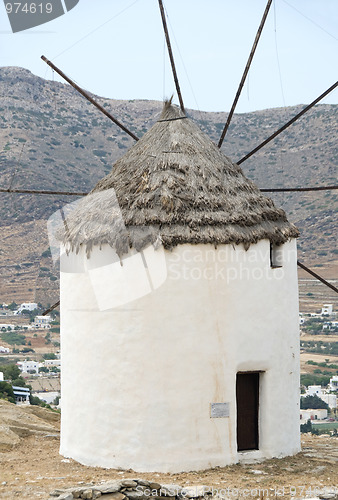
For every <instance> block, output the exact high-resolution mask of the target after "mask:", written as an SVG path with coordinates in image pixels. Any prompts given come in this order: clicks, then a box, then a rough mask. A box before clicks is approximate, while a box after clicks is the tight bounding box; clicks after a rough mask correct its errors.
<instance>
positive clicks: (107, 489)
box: [92, 481, 124, 500]
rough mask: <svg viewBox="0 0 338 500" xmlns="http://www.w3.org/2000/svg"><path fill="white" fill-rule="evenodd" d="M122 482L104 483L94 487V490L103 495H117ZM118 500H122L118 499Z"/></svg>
mask: <svg viewBox="0 0 338 500" xmlns="http://www.w3.org/2000/svg"><path fill="white" fill-rule="evenodd" d="M121 486H122V485H121V481H114V482H113V481H112V482H111V483H103V484H99V485H97V486H95V487H93V488H92V489H93V490H94V491H100V492H101V493H102V495H104V494H106V493H117V492H119V491H120V489H121ZM123 498H124V495H123ZM117 500H122V498H121V499H120V498H117Z"/></svg>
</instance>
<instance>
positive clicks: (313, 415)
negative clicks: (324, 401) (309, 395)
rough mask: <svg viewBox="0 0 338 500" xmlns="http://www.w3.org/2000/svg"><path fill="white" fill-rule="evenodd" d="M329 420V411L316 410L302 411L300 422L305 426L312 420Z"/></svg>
mask: <svg viewBox="0 0 338 500" xmlns="http://www.w3.org/2000/svg"><path fill="white" fill-rule="evenodd" d="M325 418H327V410H325V409H321V408H319V409H315V410H300V420H301V422H300V423H301V424H305V422H307V421H308V420H309V419H310V420H324V419H325Z"/></svg>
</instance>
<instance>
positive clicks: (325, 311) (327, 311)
mask: <svg viewBox="0 0 338 500" xmlns="http://www.w3.org/2000/svg"><path fill="white" fill-rule="evenodd" d="M332 312H333V304H324V305H323V307H322V312H321V314H322V315H323V314H326V315H328V316H330V315H331V314H332Z"/></svg>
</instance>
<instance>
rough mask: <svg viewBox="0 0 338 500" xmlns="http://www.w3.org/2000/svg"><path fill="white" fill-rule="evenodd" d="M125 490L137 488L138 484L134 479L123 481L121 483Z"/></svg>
mask: <svg viewBox="0 0 338 500" xmlns="http://www.w3.org/2000/svg"><path fill="white" fill-rule="evenodd" d="M121 484H122V486H123V487H124V488H136V486H137V482H136V481H133V480H132V479H123V480H122V482H121Z"/></svg>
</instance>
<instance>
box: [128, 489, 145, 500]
mask: <svg viewBox="0 0 338 500" xmlns="http://www.w3.org/2000/svg"><path fill="white" fill-rule="evenodd" d="M124 493H125V495H126V496H127V497H128V498H129V499H130V500H149V495H145V494H144V493H143V491H135V490H132V491H125V492H124Z"/></svg>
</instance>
